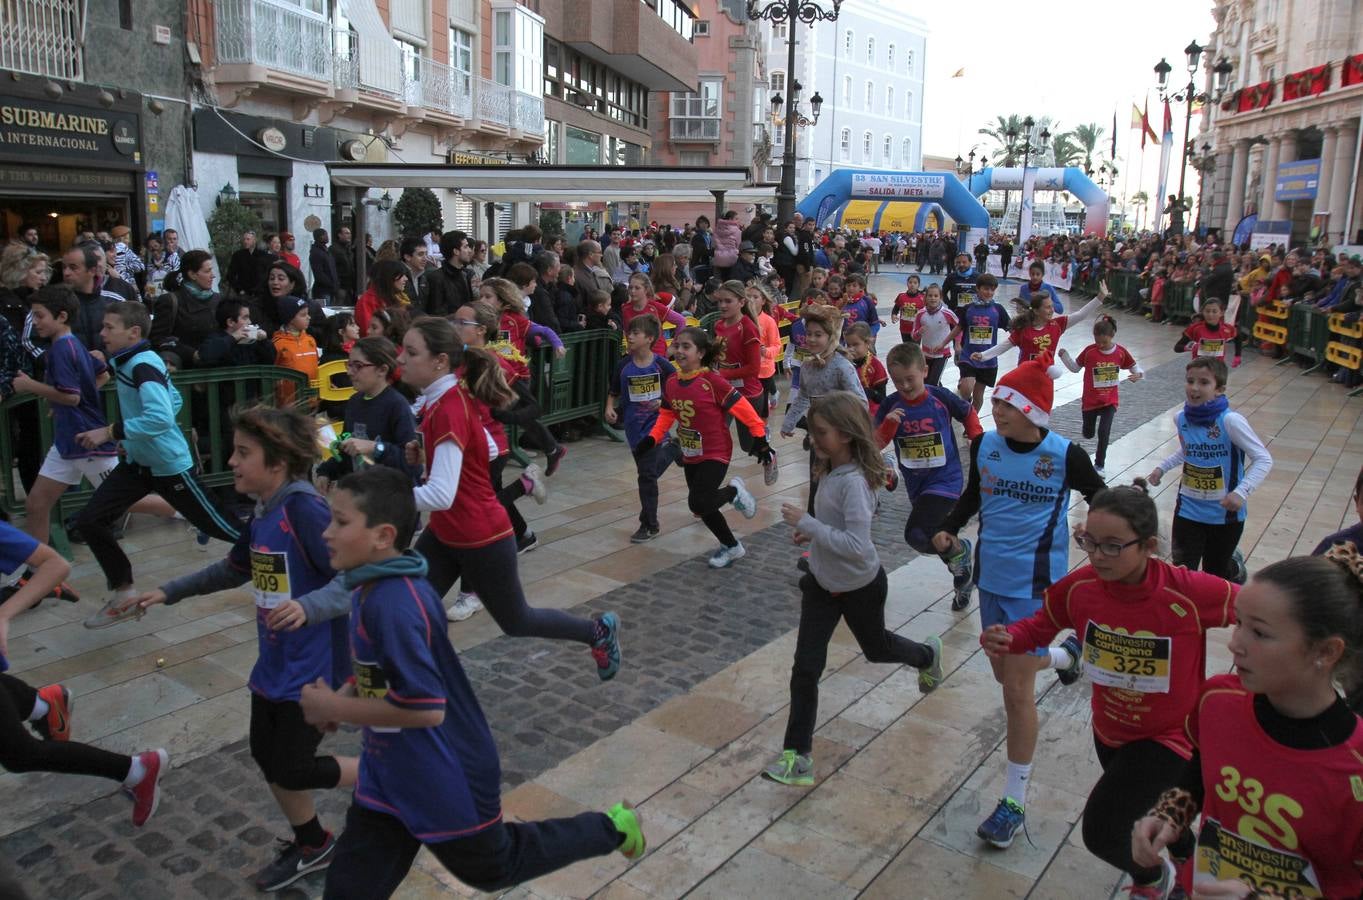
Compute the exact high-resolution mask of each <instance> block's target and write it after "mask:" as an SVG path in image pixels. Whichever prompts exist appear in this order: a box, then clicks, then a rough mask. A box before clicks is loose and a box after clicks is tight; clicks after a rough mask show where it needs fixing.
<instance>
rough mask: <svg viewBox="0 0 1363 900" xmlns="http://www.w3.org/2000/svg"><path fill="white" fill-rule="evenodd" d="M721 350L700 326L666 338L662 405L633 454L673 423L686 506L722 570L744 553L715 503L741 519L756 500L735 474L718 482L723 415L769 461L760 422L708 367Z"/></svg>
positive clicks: (724, 438) (725, 457) (725, 448)
mask: <svg viewBox="0 0 1363 900" xmlns="http://www.w3.org/2000/svg"><path fill="white" fill-rule="evenodd" d="M723 352H724V342H723V340H722V339H720V340H712V339H711V337H710V335H709V333H708V332H706V331H705V329H703V328H683V329H681V330H680V331H678V332H677V336H676V337H675V338H674V339H673V341H672V354H673V357H674V358H675V359H676V361H677V377H675V378H669V379H668V380H667V383H666V384H665V385H664V386H663V405H662V408H661V409H659V410H658V421H657V422H655V423H654V424H653V430H652V431H650V432H649V433H648V434H647V435H645V436H644V437H643V438H642V439H641V440H640V441H639V443H637V444H635V445H634V458H635V459H639V458H641V457H642V456H643V455H644V454H646V453H648V452H649V451H651V450H652V449H653V448H654V447H656V446H657V445H658V442H659V441H661V440H662V439H663V437H664V436H665V435H666V434H667V432H668V430H669V429H670V428H671V427H672V425H673V424H674V423H675V424H676V425H677V440H678V442H679V443H680V444H681V457H682V471H683V472H685V473H686V488H687V497H686V502H687V505H688V506H689V507H690V508H691V512H692V513H693V514H695V515H696V516H698V517H699V518H700V520H701V521H702V522H704V523H705V527H707V528H709V529H710V533H711V534H713V535H714V536H715V537H716V538H718V539H719V544H720V546H719V549H717V550H716V551H715V552H713V553H711V554H710V566H711V568H715V569H723V568H725V567H727V566H729V565H731V564H732V563H733V562H734V560H738V559H742V558H743V557H744V556H746V555H747V551H746V550H744V549H743V545H742V544H741V543H739V540H738V538H736V537H734V533H733V532H732V531H731V530H729V523H728V522H726V521H725V520H724V514H723V513H722V512H720V508H721V507H723V506H724V505H725V504H726V503H732V504H733V506H734V509H736V510H738V511H739V512H741V513H742V514H743V517H744V518H745V519H751V518H752V517H753V516H755V515H757V501H756V500H754V499H753V495H752V494H751V493H749V492H748V489H747V487H746V486H745V485H744V484H743V479H742V478H739V477H738V476H737V475H735V476H734V477H733V478H731V479H729V484H728V486H727V487H720V484H721V483H723V481H724V475H725V474H726V473H727V472H728V470H729V460H730V457H731V456H732V455H733V449H734V442H733V438H732V437H730V436H729V422H728V417H729V416H733V417H734V418H735V419H737V420H738V421H739V422H740V423H741V424H742V425H743V426H744V427H745V428H747V430H748V433H749V434H750V435H751V444H752V448H753V449H752V453H753V455H754V456H756V457H757V458H758V459H759V460H761V462H762V465H763V466H767V465H771V464H773V463H774V459H773V456H774V454H773V453H772V449H771V446H770V445H769V444H768V443H767V438H766V434H767V425H766V423H765V422H763V421H762V418H761V417H760V416H758V415H757V412H756V411H755V410H754V409H753V408H752V404H750V403H749V402H748V401H747V400H745V399H744V398H743V396H742V395H741V394H740V393H739V392H738V389H737V388H735V387H734V386H733V385H732V384H730V383H729V382H728V381H727V380H726V379H725V378H724V377H723V376H722V375H720V374H718V373H717V372H713V371H711V369H710V366H712V365H714V363H715V362H716V361H717V360H718V359H720V357H721V356H722V355H723Z"/></svg>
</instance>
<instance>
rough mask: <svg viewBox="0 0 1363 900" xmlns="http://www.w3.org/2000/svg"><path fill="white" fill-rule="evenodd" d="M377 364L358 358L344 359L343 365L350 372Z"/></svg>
mask: <svg viewBox="0 0 1363 900" xmlns="http://www.w3.org/2000/svg"><path fill="white" fill-rule="evenodd" d="M377 365H378V363H367V362H360V361H359V360H358V359H348V360H346V361H345V367H346V368H347V369H349V370H350V371H352V372H356V371H359V370H360V369H372V368H374V367H375V366H377Z"/></svg>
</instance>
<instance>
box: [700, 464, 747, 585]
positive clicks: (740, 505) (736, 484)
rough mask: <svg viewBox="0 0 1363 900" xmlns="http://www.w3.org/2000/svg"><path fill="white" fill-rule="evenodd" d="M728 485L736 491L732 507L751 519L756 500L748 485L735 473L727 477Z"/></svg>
mask: <svg viewBox="0 0 1363 900" xmlns="http://www.w3.org/2000/svg"><path fill="white" fill-rule="evenodd" d="M729 486H730V487H731V488H733V489H734V490H735V491H737V492H738V493H737V494H735V495H734V500H733V503H734V509H736V510H738V511H739V512H741V513H742V514H743V518H745V519H751V518H752V517H753V516H755V515H757V500H756V499H754V498H753V495H752V494H751V493H750V492H749V491H748V486H747V485H746V484H744V483H743V479H742V478H739V477H738V476H737V475H735V476H734V477H733V478H730V479H729ZM740 546H742V545H740ZM711 565H713V563H711ZM724 565H726V566H727V565H728V563H724ZM717 568H718V567H717Z"/></svg>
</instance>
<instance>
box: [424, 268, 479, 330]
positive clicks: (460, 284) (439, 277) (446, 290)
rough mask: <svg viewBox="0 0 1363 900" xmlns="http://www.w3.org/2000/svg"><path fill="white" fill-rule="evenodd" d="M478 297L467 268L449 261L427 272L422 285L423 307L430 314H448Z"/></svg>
mask: <svg viewBox="0 0 1363 900" xmlns="http://www.w3.org/2000/svg"><path fill="white" fill-rule="evenodd" d="M475 299H476V298H475V297H474V296H473V284H472V282H470V281H469V276H468V272H467V270H466V269H462V268H459V269H456V268H455V267H454V266H452V265H450V264H449V261H448V260H447V261H446V262H443V263H441V264H440V268H438V269H434V270H432V271H430V272H428V273H426V277H425V279H424V280H423V283H422V287H421V308H422V309H423V310H424V311H425V313H426V315H428V316H448V315H450V314H451V313H453V312H454V311H455V310H457V309H459V307H461V306H467V305H468V304H470V303H472V302H473V301H474V300H475Z"/></svg>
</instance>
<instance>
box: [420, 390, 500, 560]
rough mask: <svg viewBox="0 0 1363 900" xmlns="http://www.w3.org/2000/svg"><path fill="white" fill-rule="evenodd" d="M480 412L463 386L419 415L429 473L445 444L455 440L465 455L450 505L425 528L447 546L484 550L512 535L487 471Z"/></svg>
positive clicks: (434, 512)
mask: <svg viewBox="0 0 1363 900" xmlns="http://www.w3.org/2000/svg"><path fill="white" fill-rule="evenodd" d="M484 409H486V407H485V406H483V404H481V403H479V402H478V401H477V400H475V399H474V398H473V396H472V395H471V394H469V392H468V390H467V389H465V387H464V385H462V384H456V385H455V386H454V387H452V388H450V389H449V390H448V391H446V392H445V393H443V394H441V395H440V399H439V400H436V401H435V403H433V404H431V405H430V406H429V407H427V408H426V409H425V410H423V411H422V414H421V423H420V426H419V427H420V429H421V437H422V439H423V440H424V441H425V449H426V468H427V470H429V469H430V468H431V463H432V461H433V460H434V459H435V448H436V447H438V446H439V445H440V444H442V443H444V442H445V441H454V443H455V444H456V445H457V446H458V447H459V449H460V451H462V452H463V454H464V463H463V465H462V466H461V467H460V469H459V486H458V489H457V490H456V491H455V493H454V505H453V506H451V507H450V508H449V509H438V510H435V511H433V512H432V513H431V520H430V525H429V527H430V529H431V531H433V532H435V536H436V537H438V538H440V543H442V544H444V545H446V546H447V547H457V548H465V549H467V548H476V547H486V546H487V545H488V544H493V543H496V542H497V541H499V540H501V539H502V538H504V537H506V536H507V535H509V534H511V533H512V532H511V520H510V519H509V518H507V515H506V510H505V509H504V508H503V507H502V504H501V503H499V502H497V495H496V493H495V492H494V491H493V488H492V475H491V473H490V472H489V471H488V463H489V458H488V449H487V435H486V434H485V433H484V432H483V410H484Z"/></svg>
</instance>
